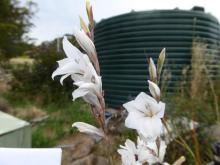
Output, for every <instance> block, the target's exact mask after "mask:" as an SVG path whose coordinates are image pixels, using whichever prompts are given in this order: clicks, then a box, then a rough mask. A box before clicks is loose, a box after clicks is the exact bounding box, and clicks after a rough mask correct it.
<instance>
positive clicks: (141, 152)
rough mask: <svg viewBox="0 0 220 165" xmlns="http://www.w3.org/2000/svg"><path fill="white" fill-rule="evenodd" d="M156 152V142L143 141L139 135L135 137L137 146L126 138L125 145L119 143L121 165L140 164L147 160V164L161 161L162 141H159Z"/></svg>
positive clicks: (164, 149) (162, 153)
mask: <svg viewBox="0 0 220 165" xmlns="http://www.w3.org/2000/svg"><path fill="white" fill-rule="evenodd" d="M160 145H161V146H160V149H159V152H158V149H157V145H156V142H155V141H154V142H151V143H145V142H144V141H143V140H141V139H140V138H139V137H138V139H137V147H136V146H135V143H134V142H133V141H131V140H129V139H127V140H126V142H125V146H121V145H120V147H121V148H120V149H118V153H119V154H120V155H121V159H122V164H123V165H140V164H142V163H146V162H148V164H149V165H151V164H153V163H157V162H161V163H162V162H163V158H164V154H165V151H166V145H165V143H164V142H163V141H161V143H160Z"/></svg>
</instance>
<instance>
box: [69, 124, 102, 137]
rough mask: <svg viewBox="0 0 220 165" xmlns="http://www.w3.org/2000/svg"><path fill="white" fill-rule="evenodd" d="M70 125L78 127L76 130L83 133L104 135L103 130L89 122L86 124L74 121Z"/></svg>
mask: <svg viewBox="0 0 220 165" xmlns="http://www.w3.org/2000/svg"><path fill="white" fill-rule="evenodd" d="M72 127H76V128H78V130H79V131H80V132H83V133H88V134H96V135H98V136H100V137H104V136H105V135H104V133H103V131H101V130H100V129H98V128H96V127H94V126H92V125H90V124H87V123H83V122H75V123H73V125H72Z"/></svg>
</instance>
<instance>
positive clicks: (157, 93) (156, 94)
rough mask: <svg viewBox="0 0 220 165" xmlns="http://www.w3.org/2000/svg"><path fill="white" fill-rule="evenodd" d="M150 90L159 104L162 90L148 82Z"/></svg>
mask: <svg viewBox="0 0 220 165" xmlns="http://www.w3.org/2000/svg"><path fill="white" fill-rule="evenodd" d="M148 83H149V90H150V93H151V95H152V96H153V97H154V98H155V99H156V100H157V101H158V102H159V101H160V88H159V87H158V86H157V84H155V83H154V82H152V81H150V80H148Z"/></svg>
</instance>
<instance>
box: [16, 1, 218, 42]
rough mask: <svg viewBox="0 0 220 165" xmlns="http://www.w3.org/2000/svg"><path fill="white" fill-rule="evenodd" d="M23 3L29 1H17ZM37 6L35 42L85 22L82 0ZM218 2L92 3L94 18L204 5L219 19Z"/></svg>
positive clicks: (33, 31)
mask: <svg viewBox="0 0 220 165" xmlns="http://www.w3.org/2000/svg"><path fill="white" fill-rule="evenodd" d="M20 1H21V2H22V3H25V2H27V1H29V0H20ZM32 1H34V2H36V3H37V4H38V12H37V13H36V14H35V17H34V18H33V19H32V22H33V23H34V25H35V27H33V28H32V29H31V32H30V33H29V34H28V35H29V36H30V37H32V38H35V39H36V41H35V42H36V43H38V44H39V43H40V42H42V41H47V40H52V39H54V38H55V37H60V36H63V34H66V33H70V34H72V30H73V27H74V26H78V25H79V15H81V16H82V17H83V18H84V19H86V11H85V0H32ZM217 3H218V1H217V0H153V1H150V0H91V4H92V6H93V12H94V18H95V20H96V21H97V22H98V21H100V20H101V19H103V18H108V17H111V16H114V15H118V14H122V13H127V12H130V11H131V10H135V11H140V10H154V9H174V8H176V7H178V8H180V9H191V8H192V7H193V6H195V5H197V6H203V7H205V10H206V12H209V13H212V15H214V16H216V17H217V18H218V19H219V20H220V6H219V5H218V4H217Z"/></svg>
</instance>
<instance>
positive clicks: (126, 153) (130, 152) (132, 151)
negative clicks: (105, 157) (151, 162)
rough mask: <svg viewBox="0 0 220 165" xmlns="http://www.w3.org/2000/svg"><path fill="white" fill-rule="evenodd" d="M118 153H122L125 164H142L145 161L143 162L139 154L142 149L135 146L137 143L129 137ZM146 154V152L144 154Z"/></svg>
mask: <svg viewBox="0 0 220 165" xmlns="http://www.w3.org/2000/svg"><path fill="white" fill-rule="evenodd" d="M120 147H121V148H120V149H118V153H119V154H120V155H121V159H122V164H123V165H141V164H142V163H144V162H141V160H140V158H139V154H140V152H141V150H138V149H137V148H136V146H135V143H134V142H133V141H131V140H129V139H127V140H126V142H125V146H122V145H120ZM143 155H145V154H143Z"/></svg>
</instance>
